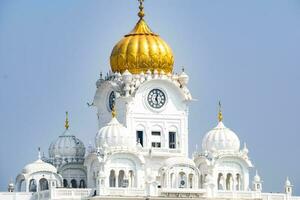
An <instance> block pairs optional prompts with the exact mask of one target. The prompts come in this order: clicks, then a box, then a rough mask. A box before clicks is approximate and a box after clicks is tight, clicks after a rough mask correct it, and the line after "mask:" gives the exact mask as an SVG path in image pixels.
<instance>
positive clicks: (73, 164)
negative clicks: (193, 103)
mask: <svg viewBox="0 0 300 200" xmlns="http://www.w3.org/2000/svg"><path fill="white" fill-rule="evenodd" d="M84 156H85V146H84V144H83V142H82V141H81V140H79V139H78V138H77V137H76V136H75V135H73V134H72V133H71V132H70V126H69V119H68V112H66V120H65V131H64V132H63V133H62V134H61V135H60V136H59V137H58V138H57V139H56V140H55V141H53V142H52V143H51V144H50V146H49V158H50V159H49V162H50V163H52V164H53V165H54V166H56V168H57V169H58V172H59V173H60V174H62V176H63V177H64V180H63V186H64V187H72V188H85V187H86V170H85V168H84V166H83V162H84Z"/></svg>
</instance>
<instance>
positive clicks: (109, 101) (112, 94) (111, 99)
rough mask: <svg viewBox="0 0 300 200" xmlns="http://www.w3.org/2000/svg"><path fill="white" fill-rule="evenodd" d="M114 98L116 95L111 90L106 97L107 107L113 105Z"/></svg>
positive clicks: (111, 107)
mask: <svg viewBox="0 0 300 200" xmlns="http://www.w3.org/2000/svg"><path fill="white" fill-rule="evenodd" d="M115 100H116V95H115V92H114V91H112V92H111V93H110V94H109V97H108V105H109V109H110V110H112V109H113V105H114V104H115Z"/></svg>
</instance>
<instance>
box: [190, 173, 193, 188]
mask: <svg viewBox="0 0 300 200" xmlns="http://www.w3.org/2000/svg"><path fill="white" fill-rule="evenodd" d="M193 182H194V175H193V174H190V175H189V188H193Z"/></svg>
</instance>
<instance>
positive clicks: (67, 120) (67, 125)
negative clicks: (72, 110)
mask: <svg viewBox="0 0 300 200" xmlns="http://www.w3.org/2000/svg"><path fill="white" fill-rule="evenodd" d="M68 114H69V113H68V111H67V112H66V120H65V128H66V130H68V129H69V127H70V125H69V116H68Z"/></svg>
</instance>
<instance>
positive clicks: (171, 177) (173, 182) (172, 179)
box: [170, 173, 176, 188]
mask: <svg viewBox="0 0 300 200" xmlns="http://www.w3.org/2000/svg"><path fill="white" fill-rule="evenodd" d="M170 186H171V188H175V187H176V186H175V175H174V173H172V174H171V175H170Z"/></svg>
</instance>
